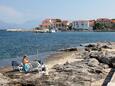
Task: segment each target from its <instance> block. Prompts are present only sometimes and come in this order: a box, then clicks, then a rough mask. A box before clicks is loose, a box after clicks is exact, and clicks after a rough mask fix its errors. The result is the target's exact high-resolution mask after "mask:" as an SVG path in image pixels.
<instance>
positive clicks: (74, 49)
mask: <svg viewBox="0 0 115 86" xmlns="http://www.w3.org/2000/svg"><path fill="white" fill-rule="evenodd" d="M60 51H66V52H69V51H77V48H66V49H61V50H60Z"/></svg>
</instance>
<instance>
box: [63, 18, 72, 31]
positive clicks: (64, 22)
mask: <svg viewBox="0 0 115 86" xmlns="http://www.w3.org/2000/svg"><path fill="white" fill-rule="evenodd" d="M69 25H70V22H69V21H68V20H63V21H62V30H64V31H67V30H68V29H69Z"/></svg>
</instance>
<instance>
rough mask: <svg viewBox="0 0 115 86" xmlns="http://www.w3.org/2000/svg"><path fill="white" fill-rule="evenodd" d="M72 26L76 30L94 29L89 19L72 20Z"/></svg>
mask: <svg viewBox="0 0 115 86" xmlns="http://www.w3.org/2000/svg"><path fill="white" fill-rule="evenodd" d="M72 28H74V29H75V30H92V27H90V25H89V21H88V20H78V21H73V22H72Z"/></svg>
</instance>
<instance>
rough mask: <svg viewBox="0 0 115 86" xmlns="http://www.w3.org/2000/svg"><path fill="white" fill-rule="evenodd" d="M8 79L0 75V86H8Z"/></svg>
mask: <svg viewBox="0 0 115 86" xmlns="http://www.w3.org/2000/svg"><path fill="white" fill-rule="evenodd" d="M9 83H10V79H9V78H8V77H6V76H4V75H3V74H1V73H0V86H9V85H8V84H9Z"/></svg>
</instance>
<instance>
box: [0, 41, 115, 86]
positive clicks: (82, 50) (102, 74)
mask: <svg viewBox="0 0 115 86" xmlns="http://www.w3.org/2000/svg"><path fill="white" fill-rule="evenodd" d="M80 46H81V47H79V48H78V47H77V48H76V47H72V48H67V49H61V50H60V53H55V54H51V55H50V56H49V57H48V58H46V60H45V65H46V68H47V71H46V73H40V72H39V73H38V72H32V73H29V75H27V74H24V73H23V72H19V71H12V68H11V67H4V68H1V69H0V86H1V85H2V86H28V85H29V86H76V85H77V86H107V85H109V86H112V85H113V83H112V79H114V78H115V77H113V76H112V75H111V76H109V73H110V72H112V73H111V74H113V72H114V67H115V42H97V43H88V44H81V45H80ZM108 76H109V77H108Z"/></svg>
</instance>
